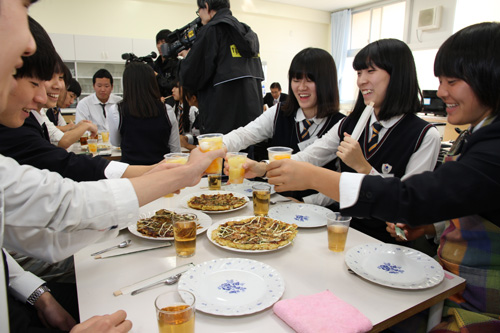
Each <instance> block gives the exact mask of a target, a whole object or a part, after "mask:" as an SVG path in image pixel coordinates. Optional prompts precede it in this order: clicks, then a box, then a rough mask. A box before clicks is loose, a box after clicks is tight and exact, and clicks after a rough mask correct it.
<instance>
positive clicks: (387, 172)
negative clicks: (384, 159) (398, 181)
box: [382, 163, 394, 178]
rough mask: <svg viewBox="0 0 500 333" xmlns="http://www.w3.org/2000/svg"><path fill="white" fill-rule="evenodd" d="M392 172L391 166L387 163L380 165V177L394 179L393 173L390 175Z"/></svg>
mask: <svg viewBox="0 0 500 333" xmlns="http://www.w3.org/2000/svg"><path fill="white" fill-rule="evenodd" d="M391 170H392V165H390V164H389V163H384V164H382V177H388V178H389V177H394V174H393V173H390V172H391Z"/></svg>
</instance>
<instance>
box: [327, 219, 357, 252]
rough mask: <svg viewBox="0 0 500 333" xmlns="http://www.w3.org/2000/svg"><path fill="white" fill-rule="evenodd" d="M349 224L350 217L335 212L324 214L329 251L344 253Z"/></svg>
mask: <svg viewBox="0 0 500 333" xmlns="http://www.w3.org/2000/svg"><path fill="white" fill-rule="evenodd" d="M350 222H351V217H350V216H343V215H341V214H340V213H337V212H335V213H328V214H326V225H327V230H328V248H329V249H330V251H333V252H343V251H344V249H345V242H346V239H347V232H348V231H349V224H350Z"/></svg>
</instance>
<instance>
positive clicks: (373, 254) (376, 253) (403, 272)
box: [345, 243, 444, 289]
mask: <svg viewBox="0 0 500 333" xmlns="http://www.w3.org/2000/svg"><path fill="white" fill-rule="evenodd" d="M345 262H346V264H347V266H348V267H349V268H350V269H352V270H353V271H354V272H355V273H356V274H358V275H359V276H361V277H363V278H365V279H367V280H369V281H371V282H374V283H377V284H381V285H383V286H387V287H392V288H399V289H426V288H430V287H434V286H435V285H438V284H439V283H440V282H441V281H443V278H444V271H443V268H442V267H441V265H440V264H439V263H438V262H437V261H436V260H434V259H433V258H431V257H429V256H428V255H426V254H425V253H422V252H420V251H417V250H415V249H411V248H408V247H405V246H401V245H394V244H384V243H371V244H363V245H358V246H355V247H353V248H351V249H349V250H348V251H347V252H346V254H345Z"/></svg>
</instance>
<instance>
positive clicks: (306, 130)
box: [300, 119, 313, 141]
mask: <svg viewBox="0 0 500 333" xmlns="http://www.w3.org/2000/svg"><path fill="white" fill-rule="evenodd" d="M312 123H313V122H312V121H311V120H309V119H304V120H302V125H303V126H304V129H303V130H302V132H301V133H300V140H301V141H304V140H307V139H309V138H310V137H311V136H310V135H309V127H311V125H312Z"/></svg>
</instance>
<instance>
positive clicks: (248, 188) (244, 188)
mask: <svg viewBox="0 0 500 333" xmlns="http://www.w3.org/2000/svg"><path fill="white" fill-rule="evenodd" d="M257 184H266V185H271V184H268V183H266V182H252V181H249V180H247V179H245V180H244V181H243V184H227V185H226V186H224V190H226V191H231V192H237V193H241V194H243V195H246V196H247V197H250V198H251V197H252V192H253V191H252V186H253V185H257ZM274 193H276V191H275V190H274V185H271V194H274Z"/></svg>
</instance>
